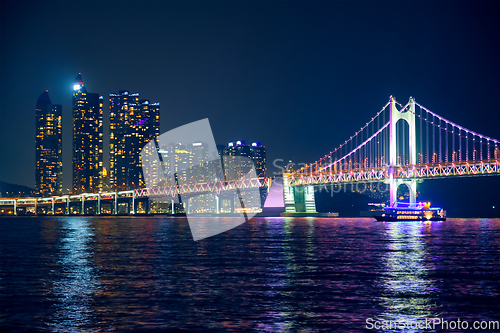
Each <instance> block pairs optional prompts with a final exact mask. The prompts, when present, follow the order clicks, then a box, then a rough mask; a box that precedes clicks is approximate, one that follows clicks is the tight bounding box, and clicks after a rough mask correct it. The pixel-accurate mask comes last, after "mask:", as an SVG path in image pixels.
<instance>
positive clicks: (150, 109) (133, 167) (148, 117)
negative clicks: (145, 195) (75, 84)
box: [109, 90, 160, 190]
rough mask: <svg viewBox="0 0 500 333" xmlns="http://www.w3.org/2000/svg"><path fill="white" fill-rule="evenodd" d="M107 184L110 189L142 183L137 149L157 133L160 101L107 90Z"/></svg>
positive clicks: (140, 185) (130, 187) (125, 91)
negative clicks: (108, 131) (108, 129)
mask: <svg viewBox="0 0 500 333" xmlns="http://www.w3.org/2000/svg"><path fill="white" fill-rule="evenodd" d="M109 112H110V113H109V122H110V124H109V125H110V138H109V140H110V141H109V186H110V188H111V189H113V190H119V189H135V188H141V187H144V186H145V185H144V176H143V174H142V161H141V155H140V152H141V149H142V147H144V145H145V144H146V143H148V142H149V141H150V140H152V139H154V138H155V137H156V136H158V135H159V134H160V103H150V102H149V100H140V99H139V94H138V93H130V92H129V91H127V90H121V91H119V92H118V94H114V93H113V94H109Z"/></svg>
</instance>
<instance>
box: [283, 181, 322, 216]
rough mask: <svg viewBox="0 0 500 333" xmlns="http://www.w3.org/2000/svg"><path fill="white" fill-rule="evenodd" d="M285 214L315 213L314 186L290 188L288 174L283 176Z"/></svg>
mask: <svg viewBox="0 0 500 333" xmlns="http://www.w3.org/2000/svg"><path fill="white" fill-rule="evenodd" d="M283 198H284V201H285V213H316V203H315V201H314V186H312V185H305V186H290V174H287V173H284V174H283Z"/></svg>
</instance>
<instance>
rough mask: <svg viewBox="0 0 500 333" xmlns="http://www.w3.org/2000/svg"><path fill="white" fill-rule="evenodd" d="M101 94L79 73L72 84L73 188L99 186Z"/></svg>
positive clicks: (86, 189)
mask: <svg viewBox="0 0 500 333" xmlns="http://www.w3.org/2000/svg"><path fill="white" fill-rule="evenodd" d="M102 108H103V98H102V96H99V95H98V94H94V93H88V92H87V89H86V88H85V85H84V83H83V80H82V77H81V74H78V76H77V77H76V79H75V83H74V86H73V192H74V193H82V192H87V193H97V192H99V191H101V190H102V167H103V165H102V156H103V111H102Z"/></svg>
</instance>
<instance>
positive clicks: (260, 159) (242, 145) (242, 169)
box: [222, 141, 267, 208]
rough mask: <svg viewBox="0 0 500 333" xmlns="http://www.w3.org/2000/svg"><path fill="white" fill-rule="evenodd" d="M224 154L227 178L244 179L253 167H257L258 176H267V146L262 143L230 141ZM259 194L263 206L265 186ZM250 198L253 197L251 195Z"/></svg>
mask: <svg viewBox="0 0 500 333" xmlns="http://www.w3.org/2000/svg"><path fill="white" fill-rule="evenodd" d="M222 155H223V156H222V160H223V163H222V164H223V168H224V173H225V176H226V180H229V181H230V180H238V179H242V178H244V177H245V176H246V174H247V173H248V172H249V171H250V170H251V169H252V167H255V173H256V176H257V177H258V178H263V177H266V171H267V168H266V148H265V147H264V146H263V145H262V143H260V142H253V143H250V144H247V143H246V141H235V142H229V143H228V144H227V148H225V149H224V150H223V151H222ZM238 157H247V158H238ZM259 196H260V202H261V206H262V205H264V202H265V199H266V197H267V190H266V189H265V188H261V189H259ZM248 198H251V195H249V196H248ZM252 200H257V198H253V199H252ZM247 208H248V207H247Z"/></svg>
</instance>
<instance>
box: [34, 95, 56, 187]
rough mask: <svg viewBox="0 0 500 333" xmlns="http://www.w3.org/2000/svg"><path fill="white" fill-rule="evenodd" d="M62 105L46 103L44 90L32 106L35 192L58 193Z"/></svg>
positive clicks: (46, 97) (48, 101)
mask: <svg viewBox="0 0 500 333" xmlns="http://www.w3.org/2000/svg"><path fill="white" fill-rule="evenodd" d="M61 118H62V106H61V105H56V104H52V103H51V102H50V98H49V93H48V91H45V92H44V93H42V94H41V95H40V97H39V98H38V101H37V103H36V139H35V142H36V173H35V188H36V193H37V194H38V195H42V196H50V195H57V194H61V193H62V123H61Z"/></svg>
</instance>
